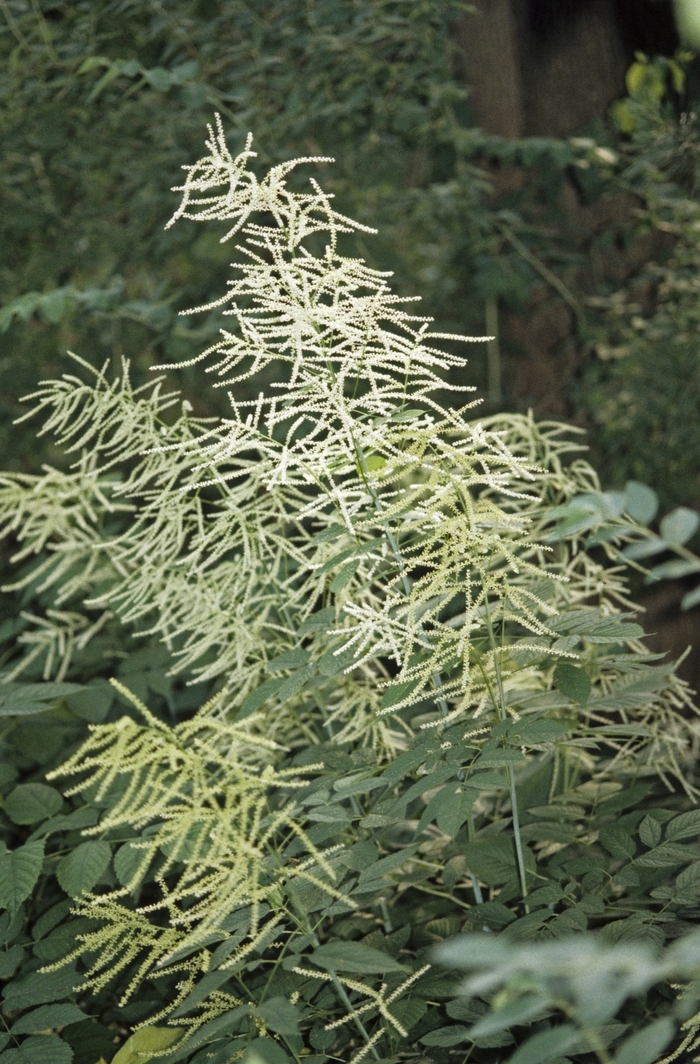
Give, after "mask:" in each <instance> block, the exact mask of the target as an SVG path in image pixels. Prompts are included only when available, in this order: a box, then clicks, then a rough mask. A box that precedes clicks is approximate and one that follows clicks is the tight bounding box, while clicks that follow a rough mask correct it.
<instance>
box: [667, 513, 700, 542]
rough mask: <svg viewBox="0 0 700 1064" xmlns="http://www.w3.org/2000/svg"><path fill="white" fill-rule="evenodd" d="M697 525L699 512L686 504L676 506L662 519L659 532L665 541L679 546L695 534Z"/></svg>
mask: <svg viewBox="0 0 700 1064" xmlns="http://www.w3.org/2000/svg"><path fill="white" fill-rule="evenodd" d="M698 525H700V514H697V513H696V512H695V510H689V509H688V507H687V506H678V507H676V509H675V510H672V511H671V513H670V514H666V516H665V517H664V518H663V519H662V521H661V525H660V526H659V533H660V535H661V538H662V539H663V541H664V542H665V543H668V544H670V545H671V546H672V547H680V546H682V545H683V544H684V543H687V542H688V540H689V539H691V538H692V537H693V536H694V535H695V533H696V532H697V530H698Z"/></svg>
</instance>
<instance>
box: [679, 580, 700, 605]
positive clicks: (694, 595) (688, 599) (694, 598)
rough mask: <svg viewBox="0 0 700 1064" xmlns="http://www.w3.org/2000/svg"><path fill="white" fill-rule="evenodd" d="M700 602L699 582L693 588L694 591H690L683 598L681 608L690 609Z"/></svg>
mask: <svg viewBox="0 0 700 1064" xmlns="http://www.w3.org/2000/svg"><path fill="white" fill-rule="evenodd" d="M698 602H700V584H698V586H697V587H695V588H693V590H692V591H688V593H687V594H686V595H684V596H683V599H682V601H681V609H683V610H690V609H692V608H693V606H697V604H698Z"/></svg>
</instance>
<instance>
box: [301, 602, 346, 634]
mask: <svg viewBox="0 0 700 1064" xmlns="http://www.w3.org/2000/svg"><path fill="white" fill-rule="evenodd" d="M336 614H337V611H336V609H335V606H326V607H325V608H324V609H322V610H317V611H316V613H312V614H311V616H310V617H307V618H306V620H305V621H304V623H303V624H302V625H300V627H299V630H298V632H297V635H312V634H313V633H314V632H326V631H327V630H328V629H329V628H332V627H333V625H334V624H335V622H336Z"/></svg>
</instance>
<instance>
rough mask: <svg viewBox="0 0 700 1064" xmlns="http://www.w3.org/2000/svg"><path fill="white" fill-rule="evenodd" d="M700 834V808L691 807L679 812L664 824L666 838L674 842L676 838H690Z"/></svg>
mask: <svg viewBox="0 0 700 1064" xmlns="http://www.w3.org/2000/svg"><path fill="white" fill-rule="evenodd" d="M697 835H700V809H691V810H690V812H688V813H681V814H680V816H676V817H674V818H673V820H671V821H669V823H668V824H667V825H666V839H667V840H668V841H669V842H676V841H677V840H678V839H692V838H695V837H696V836H697Z"/></svg>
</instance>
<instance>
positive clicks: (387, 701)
mask: <svg viewBox="0 0 700 1064" xmlns="http://www.w3.org/2000/svg"><path fill="white" fill-rule="evenodd" d="M419 684H420V679H417V680H406V681H405V682H404V683H393V684H391V685H390V686H389V687H387V689H386V691H385V692H384V694H383V695H382V700H381V702H380V703H379V708H380V710H384V709H390V708H391V707H392V706H396V705H398V703H399V702H403V700H404V699H405V698H408V697H409V695H410V694H411V693H412V692H413V691H415V689H416V688H417V687H418V685H419Z"/></svg>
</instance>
